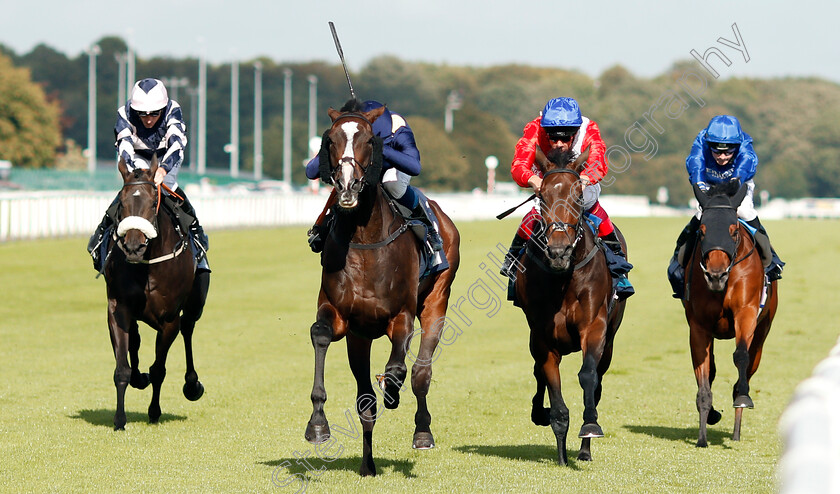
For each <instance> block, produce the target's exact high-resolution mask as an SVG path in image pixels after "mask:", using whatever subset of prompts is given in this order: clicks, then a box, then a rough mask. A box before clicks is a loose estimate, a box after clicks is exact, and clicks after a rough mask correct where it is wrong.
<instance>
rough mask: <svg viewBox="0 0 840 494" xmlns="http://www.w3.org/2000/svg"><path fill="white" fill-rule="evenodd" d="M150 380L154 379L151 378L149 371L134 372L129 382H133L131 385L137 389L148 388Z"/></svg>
mask: <svg viewBox="0 0 840 494" xmlns="http://www.w3.org/2000/svg"><path fill="white" fill-rule="evenodd" d="M150 382H152V381H151V379H149V374H148V373H146V372H143V373H140V372H132V373H131V381H129V384H131V387H132V388H135V389H146V387H147V386H149V383H150Z"/></svg>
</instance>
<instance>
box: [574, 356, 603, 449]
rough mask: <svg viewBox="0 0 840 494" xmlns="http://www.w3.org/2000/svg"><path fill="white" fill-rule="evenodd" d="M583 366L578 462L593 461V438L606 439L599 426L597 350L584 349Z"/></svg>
mask: <svg viewBox="0 0 840 494" xmlns="http://www.w3.org/2000/svg"><path fill="white" fill-rule="evenodd" d="M583 352H584V353H583V365H581V367H580V371H579V372H578V382H580V387H581V388H582V389H583V425H582V426H581V427H580V432H579V433H578V437H580V438H581V443H580V451H578V460H583V461H591V460H592V451H591V449H590V443H591V440H592V438H593V437H604V431H603V430H602V429H601V426H600V425H598V408H597V405H598V397H599V395H600V393H599V391H598V389H599V387H600V376H599V375H598V361H599V360H600V359H599V355H598V351H597V350H596V349H595V348H590V349H589V350H587V349H586V347H584V350H583Z"/></svg>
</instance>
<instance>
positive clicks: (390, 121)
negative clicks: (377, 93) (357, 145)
mask: <svg viewBox="0 0 840 494" xmlns="http://www.w3.org/2000/svg"><path fill="white" fill-rule="evenodd" d="M382 106H384V105H383V104H382V103H379V102H378V101H373V100H369V101H365V102H364V103H362V109H361V111H362V112H368V111H371V110H375V109H377V108H380V107H382ZM341 111H349V108H342V109H341ZM372 130H373V133H374V134H375V135H377V136H378V137H381V138H382V144H383V145H382V155H383V156H382V158H383V159H382V169H383V171H384V174H383V176H382V188H383V189H384V190H385V192H387V193H388V195H389V196H390V197H391V198H393V199H394V200H395V201H396V202H397V203H399V204H400V205H402V206H404V207H406V208H407V209H409V210H410V211H411V217H412V218H413V219H418V220H420V221H423V222H424V223H426V225H427V226H428V238H427V240H428V241H429V244H430V247H431V249H432V251H433V252H437V251H439V250H440V249H441V247H442V246H443V241H442V239H441V237H440V233H439V232H438V226H437V218H435V217H434V213H433V212H432V211H431V209H429V208H428V207H427V204H428V201H427V199H426V198H425V197H423V194H422V193H420V192H419V191H417V189H415V188H414V187H412V186H411V185H409V182H410V181H411V177H415V176H417V175H419V174H420V169H421V166H420V151H419V150H418V149H417V143H416V142H415V141H414V132H412V130H411V127H409V126H408V123H407V122H406V121H405V119H404V118H403V117H402V116H400V115H398V114H396V113H392V112H391V111H390V110H388V108H387V107H386V108H385V111H384V112H383V113H382V116H380V117H379V118H377V119H376V120H374V122H373V125H372ZM319 165H320V160H319V158H318V156H317V155H316V156H315V157H314V158H312V160H310V161H309V163H307V164H306V177H307V178H309V179H310V180H314V179H316V178H319V177H320V173H319V168H318V167H319ZM421 199H422V200H421ZM424 203H425V204H424ZM331 207H332V201H328V202H327V205H326V206H325V207H324V211H325V213H326V214H323V213H322V215H321V216H320V218H322V221H320V222H318V223H315V224H314V225H313V226H312V228H311V229H310V230H309V246H310V248H311V249H312V251H313V252H321V250H323V248H324V240H325V238H326V233H327V231H328V230H327V229H326V227H325V226H324V225H323V224H322V223H325V222H326V220H327V216H328V215H329V214H331V211H330V208H331Z"/></svg>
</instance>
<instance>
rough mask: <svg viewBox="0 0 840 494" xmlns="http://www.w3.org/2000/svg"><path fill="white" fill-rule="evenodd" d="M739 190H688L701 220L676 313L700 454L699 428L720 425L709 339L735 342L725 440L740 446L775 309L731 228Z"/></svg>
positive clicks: (749, 247) (751, 249) (738, 227)
mask: <svg viewBox="0 0 840 494" xmlns="http://www.w3.org/2000/svg"><path fill="white" fill-rule="evenodd" d="M738 184H739V182H738V181H730V182H726V183H723V184H720V185H717V186H714V187H712V188H711V189H710V190H709V191H708V193H707V192H704V191H703V190H701V189H700V188H699V187H697V186H696V185H695V186H694V196H695V197H696V198H697V200H698V201H699V203H700V208H701V209H702V211H703V213H702V216H701V218H700V227H699V232H698V241H697V242H696V244H695V246H693V247H691V249H692V253H691V258H690V259H689V262H688V264H687V266H688V267H687V268H686V281H685V294H686V295H685V299H684V300H683V307H684V308H685V318H686V320H687V321H688V326H689V328H690V342H691V360H692V363H693V364H694V376H695V377H696V379H697V411H698V412H699V413H700V432H699V436H698V439H697V446H698V447H702V448H705V447H706V446H707V444H708V443H707V440H706V424H716V423H717V422H718V421H720V419H721V414H720V412H718V411H717V410H715V409H714V408H713V407H712V382H714V380H715V356H714V340H716V339H732V338H735V352H734V354H733V356H732V357H733V360H734V362H735V367H736V368H737V369H738V380H737V382H736V383H735V385H734V386H733V389H732V399H733V405H732V406H733V407H734V408H735V427H734V432H733V435H732V439H733V440H734V441H739V440H740V439H741V415H742V413H743V410H744V408H753V401H752V399H751V398H750V395H749V391H750V378H751V377H752V376H753V374H755V372H756V370H758V364H759V362H760V361H761V350H762V347H763V345H764V341H765V339H766V338H767V334H768V333H769V332H770V325H771V324H772V322H773V317H774V316H775V314H776V308H777V306H778V302H779V300H778V292H777V288H776V281H773V282H771V283H770V284H769V285H768V286H767V289H766V293H765V292H764V290H765V276H764V267H763V265H762V262H761V256H760V255H759V252H758V250H757V249H756V245H755V241H754V239H753V237H752V235H751V234H750V233H749V231H748V230H747V228H746V227H745V226H744V225H743V224H742V223H741V222H739V221H738V214H737V209H738V206H739V205H740V204H741V201H743V199H744V196H745V195H746V193H747V186H746V185H742V186H740V187H739V186H738ZM764 297H766V299H765V300H762V299H763V298H764ZM762 303H763V307H762Z"/></svg>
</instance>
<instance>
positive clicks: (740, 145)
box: [668, 115, 785, 298]
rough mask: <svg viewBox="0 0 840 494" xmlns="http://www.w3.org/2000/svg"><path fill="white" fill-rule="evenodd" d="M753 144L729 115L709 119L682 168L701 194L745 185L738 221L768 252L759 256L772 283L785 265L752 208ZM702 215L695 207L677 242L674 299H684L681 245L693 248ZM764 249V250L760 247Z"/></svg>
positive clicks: (672, 269) (672, 273)
mask: <svg viewBox="0 0 840 494" xmlns="http://www.w3.org/2000/svg"><path fill="white" fill-rule="evenodd" d="M752 143H753V140H752V137H750V135H749V134H747V133H746V132H744V131H743V130H742V129H741V124H740V122H738V119H737V118H735V117H733V116H730V115H718V116H716V117H712V119H711V120H710V121H709V125H708V126H707V127H706V128H705V129H703V130H701V131H700V133H699V134H697V137H696V138H695V139H694V144H692V146H691V153H690V154H689V155H688V158H686V160H685V167H686V170H687V171H688V179H689V181H690V182H691V184H692V185H696V186H697V187H698V188H700V189H701V190H702V191H704V192H705V191H707V190H709V187H710V186H712V185H716V184H719V183H722V182H727V181H730V180H737V181H739V182H740V183H741V184H746V186H747V194H746V196H745V197H744V200H743V201H742V202H741V205H740V206H738V217H739V218H740V219H742V220H744V222H746V223H747V224H748V225H749V226H750V227H751V228H752V229H753V230H755V232H754V235H755V238H756V244H757V247H758V249H759V250H762V248H765V249H768V248H769V250H770V252H769V253H767V252H762V253H761V254H762V257H763V258H766V259H769V258H770V257H772V260H771V261H770V262H769V265H766V266H765V272H766V274H767V279H768V281H774V280H778V279H780V278H781V277H782V268H783V267H784V265H785V263H784V262H782V261H781V259H779V257H778V256H777V255H776V252H775V250H774V249H773V248H772V247H771V246H770V239H769V237H768V235H767V231H766V230H765V229H764V226H762V225H761V222H759V220H758V213H757V212H756V210H755V205H754V204H753V192H754V190H755V183H754V182H753V177H754V176H755V172H756V169H757V167H758V157H757V156H756V154H755V150H753V145H752ZM701 215H702V210H700V207H699V206H698V211H697V214H695V215H694V216H692V217H691V221H689V223H688V225H687V226H686V227H685V228H684V229H683V231H682V232H681V233H680V235H679V238H677V246H676V249H675V250H674V256H673V257H672V258H671V262H670V265H669V266H668V279H669V281H670V282H671V286H672V288H673V289H674V298H683V286H684V280H685V267H684V265H683V264H682V263H681V262H680V261H679V258H680V257H682V256H680V255H679V253H680V249H681V248H682V247H683V246H684V245H685V246H687V247H688V248H691V247H692V246H693V245H694V241H695V239H696V236H697V229H698V227H699V226H700V216H701ZM763 245H764V247H762V246H763ZM685 257H687V256H685ZM765 264H766V262H765Z"/></svg>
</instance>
